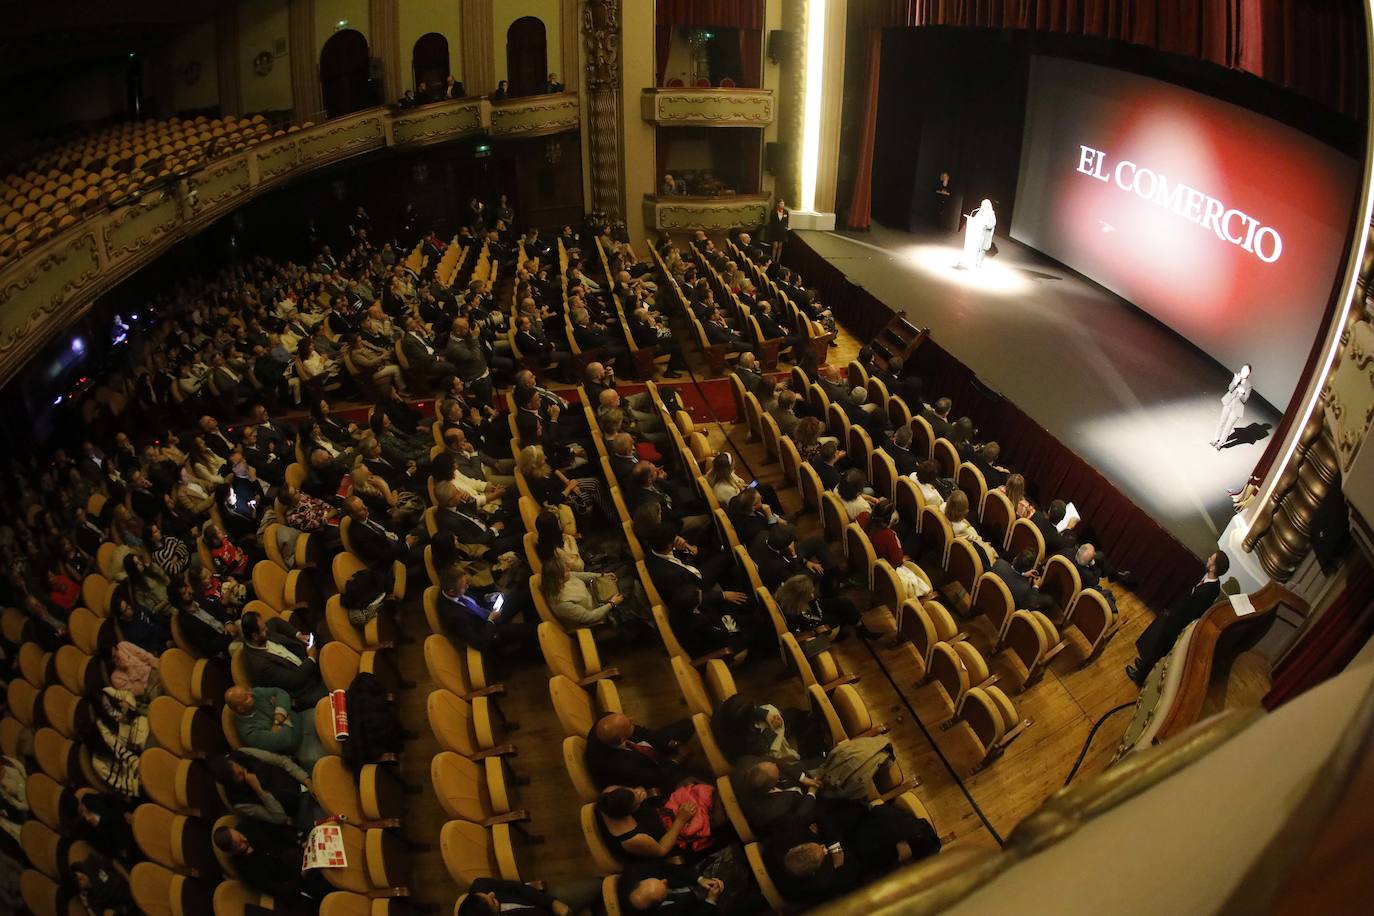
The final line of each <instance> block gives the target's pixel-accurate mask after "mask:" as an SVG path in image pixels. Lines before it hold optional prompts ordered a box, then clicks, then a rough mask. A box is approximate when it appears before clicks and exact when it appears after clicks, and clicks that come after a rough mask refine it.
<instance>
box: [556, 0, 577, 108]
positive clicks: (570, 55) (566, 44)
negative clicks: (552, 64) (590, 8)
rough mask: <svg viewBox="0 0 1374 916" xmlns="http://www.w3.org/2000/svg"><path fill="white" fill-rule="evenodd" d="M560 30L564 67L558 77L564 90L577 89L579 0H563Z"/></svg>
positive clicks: (559, 18)
mask: <svg viewBox="0 0 1374 916" xmlns="http://www.w3.org/2000/svg"><path fill="white" fill-rule="evenodd" d="M558 32H559V36H560V39H561V41H560V44H561V48H560V50H561V51H562V55H561V56H562V58H563V63H562V64H560V66H561V67H562V68H563V69H561V70H559V71H558V78H559V79H560V80H562V81H563V87H564V90H565V91H567V92H576V91H577V74H578V72H579V71H578V68H579V67H580V66H581V65H582V64H581V59H582V55H581V45H582V40H581V39H582V16H581V15H580V13H579V10H578V0H561V2H560V3H559V5H558Z"/></svg>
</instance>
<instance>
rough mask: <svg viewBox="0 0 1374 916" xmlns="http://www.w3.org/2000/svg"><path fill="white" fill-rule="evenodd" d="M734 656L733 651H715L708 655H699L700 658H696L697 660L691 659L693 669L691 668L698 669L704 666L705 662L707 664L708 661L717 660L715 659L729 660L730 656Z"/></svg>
mask: <svg viewBox="0 0 1374 916" xmlns="http://www.w3.org/2000/svg"><path fill="white" fill-rule="evenodd" d="M734 654H735V653H734V652H733V651H731V650H730V649H717V650H716V651H714V652H710V653H707V654H706V655H701V656H698V657H697V658H694V659H692V667H693V668H700V667H701V666H702V665H704V664H706V663H707V662H709V661H711V660H713V659H717V658H729V657H730V656H731V655H734Z"/></svg>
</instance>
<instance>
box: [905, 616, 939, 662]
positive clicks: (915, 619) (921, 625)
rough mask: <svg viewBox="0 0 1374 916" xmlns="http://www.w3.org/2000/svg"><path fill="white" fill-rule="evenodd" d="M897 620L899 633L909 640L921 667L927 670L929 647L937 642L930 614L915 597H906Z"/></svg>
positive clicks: (937, 638)
mask: <svg viewBox="0 0 1374 916" xmlns="http://www.w3.org/2000/svg"><path fill="white" fill-rule="evenodd" d="M898 620H899V621H900V625H899V632H900V635H901V636H903V637H904V638H906V639H907V640H909V641H910V642H911V647H912V649H913V650H914V651H915V652H916V657H917V658H919V659H920V660H921V666H922V668H923V669H925V670H926V671H927V672H928V671H929V669H930V653H931V649H932V648H934V646H935V643H937V642H939V637H938V635H937V634H936V632H935V625H934V624H933V623H931V620H930V615H929V614H928V613H926V609H925V607H924V606H923V605H922V604H921V602H919V601H917V600H916V599H915V598H908V599H907V600H906V601H905V602H903V604H902V612H901V614H900V615H898Z"/></svg>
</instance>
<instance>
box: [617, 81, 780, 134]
mask: <svg viewBox="0 0 1374 916" xmlns="http://www.w3.org/2000/svg"><path fill="white" fill-rule="evenodd" d="M639 104H640V110H641V112H642V114H643V115H644V120H646V121H652V122H653V123H655V124H657V125H658V126H660V127H767V126H768V125H769V124H772V123H773V118H774V117H775V114H776V109H775V107H774V103H773V90H771V89H721V88H705V87H703V88H700V89H694V88H681V89H645V90H644V92H643V94H642V95H640V97H639Z"/></svg>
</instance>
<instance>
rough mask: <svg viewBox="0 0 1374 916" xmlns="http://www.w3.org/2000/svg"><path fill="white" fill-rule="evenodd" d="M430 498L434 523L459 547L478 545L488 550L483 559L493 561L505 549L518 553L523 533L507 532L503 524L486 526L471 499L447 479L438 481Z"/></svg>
mask: <svg viewBox="0 0 1374 916" xmlns="http://www.w3.org/2000/svg"><path fill="white" fill-rule="evenodd" d="M434 495H435V498H436V499H437V500H438V503H439V510H438V511H437V512H436V513H435V514H434V521H435V523H436V524H437V525H438V526H439V529H440V530H441V531H451V532H453V534H454V536H455V537H457V538H458V540H459V542H460V543H463V544H481V545H484V546H486V547H487V548H489V549H488V550H487V557H488V558H490V559H492V560H495V559H496V558H497V557H499V556H500V555H501V554H503V553H505V552H506V551H508V550H519V549H520V547H521V545H522V544H523V543H524V535H523V533H521V532H519V531H516V532H511V533H507V532H506V530H505V529H506V526H505V522H502V521H493V522H490V523H488V522H487V520H486V519H484V518H482V514H481V513H480V512H479V511H478V510H477V507H476V505H475V504H473V502H472V501H471V497H469V498H468V499H466V500H465V499H464V498H463V497H464V496H465V495H466V494H465V493H464V492H463V491H462V490H460V489H458V487H457V486H455V485H454V484H453V482H452V481H450V480H442V481H440V482H439V483H437V484H435V485H434Z"/></svg>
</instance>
